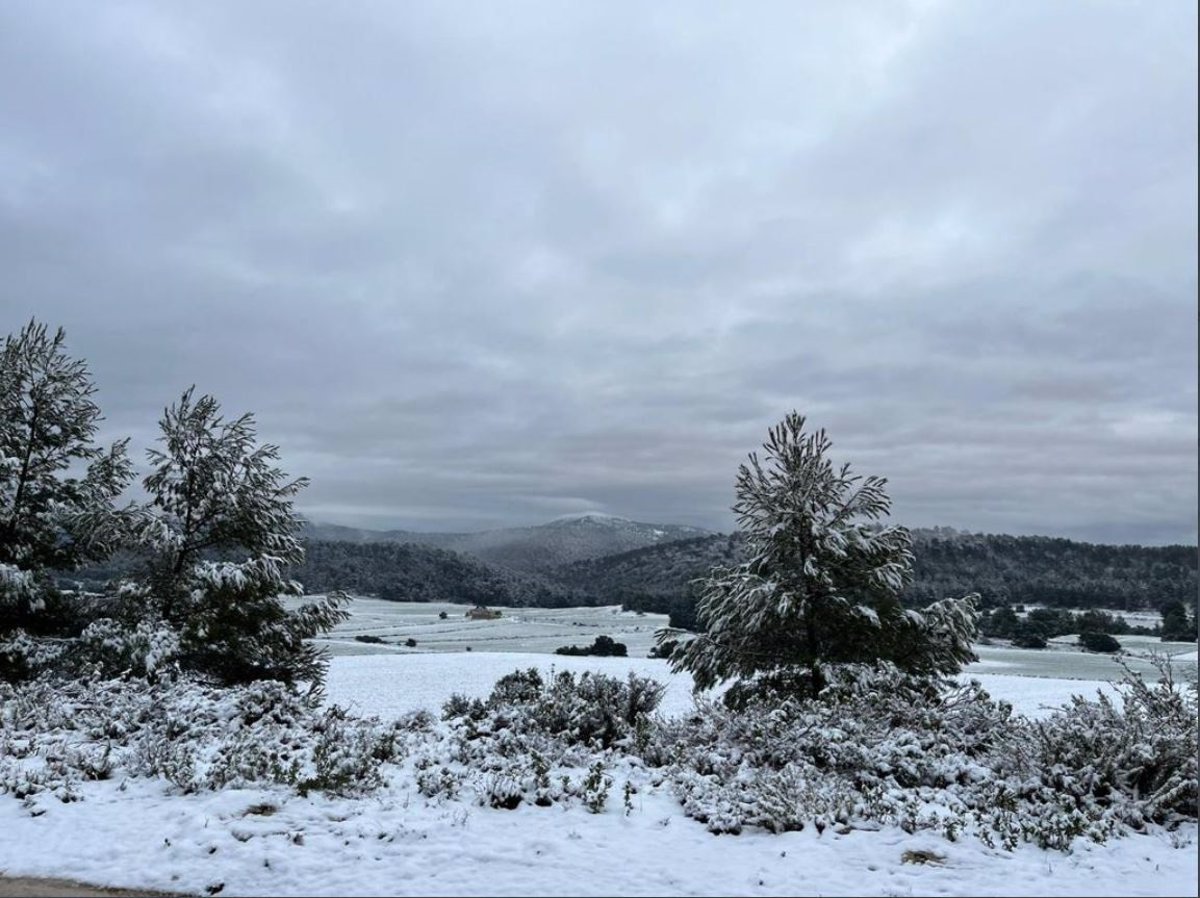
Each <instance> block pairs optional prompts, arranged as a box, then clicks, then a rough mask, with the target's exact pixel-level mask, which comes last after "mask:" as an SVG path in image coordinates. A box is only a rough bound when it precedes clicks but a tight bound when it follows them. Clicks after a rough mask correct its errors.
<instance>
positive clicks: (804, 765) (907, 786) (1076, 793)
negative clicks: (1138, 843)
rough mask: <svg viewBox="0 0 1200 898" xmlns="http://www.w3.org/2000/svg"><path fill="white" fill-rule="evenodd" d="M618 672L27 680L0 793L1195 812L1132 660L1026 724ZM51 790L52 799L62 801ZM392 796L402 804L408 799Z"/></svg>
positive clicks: (690, 810)
mask: <svg viewBox="0 0 1200 898" xmlns="http://www.w3.org/2000/svg"><path fill="white" fill-rule="evenodd" d="M661 689H662V687H661V686H660V685H659V684H658V683H656V682H655V681H653V680H649V679H646V678H643V677H638V676H636V675H631V676H630V677H629V678H628V679H626V680H620V679H616V678H613V677H608V676H604V675H601V674H595V673H585V674H581V675H575V674H572V673H560V674H557V675H551V676H548V677H544V676H543V675H542V674H540V673H539V672H538V671H536V670H524V671H515V672H513V673H512V674H509V675H508V676H505V677H503V678H502V679H501V680H500V681H499V682H498V683H497V684H496V686H495V687H494V688H493V690H492V692H491V694H490V695H489V696H488V697H487V698H486V699H467V698H463V697H461V696H454V697H452V698H451V699H450V700H449V701H448V702H447V703H446V705H445V708H444V712H443V715H442V719H441V720H437V719H435V718H434V717H433V716H432V715H430V714H428V713H427V712H418V713H415V714H410V715H408V716H406V717H403V718H401V719H399V720H396V721H392V722H387V723H385V722H381V721H379V720H377V719H373V718H368V719H361V718H356V717H353V716H351V715H349V714H348V713H347V712H345V711H343V710H342V709H340V708H337V707H331V708H327V707H323V706H322V704H321V702H320V701H319V700H318V699H317V698H316V697H315V696H313V695H312V694H304V693H301V692H300V691H299V690H297V689H296V687H294V686H291V685H289V684H286V683H281V682H278V681H260V682H257V683H253V684H249V685H245V686H237V687H217V686H213V685H207V684H204V683H202V682H198V681H197V680H195V679H192V678H180V677H175V678H170V679H163V680H160V681H158V682H155V683H151V682H149V681H147V680H144V679H137V678H124V679H120V680H95V679H90V680H87V679H85V680H80V681H78V682H75V683H66V682H63V681H51V680H38V681H34V682H29V683H24V684H20V685H17V686H11V685H4V686H0V794H8V795H11V796H14V797H16V798H18V799H21V800H22V801H24V802H25V804H26V806H27V807H28V808H29V809H30V812H31V813H35V814H40V813H44V812H45V811H46V810H48V809H50V808H52V807H54V806H55V805H56V804H57V801H63V802H69V801H75V800H78V799H80V798H82V797H83V795H84V794H85V792H86V782H87V781H88V780H96V779H107V778H117V779H120V780H124V779H126V778H129V777H161V778H162V781H163V784H164V787H165V788H167V789H169V790H175V791H179V792H195V791H203V790H217V789H223V788H240V787H250V786H258V787H276V788H282V789H286V790H290V791H295V792H298V793H302V794H303V793H306V792H309V791H320V792H324V793H328V794H333V795H341V796H355V795H365V794H368V793H372V792H375V791H377V790H383V791H387V792H390V793H391V794H393V795H398V794H403V795H405V796H413V797H415V799H416V800H418V801H424V802H426V803H430V804H433V805H442V804H446V803H459V804H463V805H469V804H476V805H479V806H482V807H487V808H493V809H513V808H516V807H519V806H521V805H536V806H542V807H546V806H551V805H563V806H577V807H583V808H586V809H587V810H589V811H592V812H595V813H600V812H604V811H605V810H607V809H612V807H613V805H614V804H615V803H616V802H617V801H618V799H619V798H620V800H622V801H623V805H624V809H625V812H626V813H630V812H632V810H633V807H634V802H633V798H632V796H634V795H636V794H638V793H639V792H642V791H643V790H651V791H654V790H659V789H669V790H671V791H672V792H674V794H675V795H676V796H677V798H678V800H679V802H680V804H681V805H682V809H683V812H684V813H685V814H686V815H688V816H691V817H693V818H695V819H697V820H699V821H702V822H703V823H705V824H706V825H707V827H708V829H710V830H711V831H713V832H714V833H737V832H741V831H743V830H745V829H747V828H752V827H753V828H761V829H764V830H767V831H770V832H783V831H787V830H795V829H801V828H804V827H806V826H809V825H812V826H814V827H815V828H816V829H817V830H818V831H823V830H824V829H825V828H826V827H835V828H838V829H842V830H845V831H849V830H851V829H855V828H874V827H878V826H881V825H895V826H899V827H901V828H903V829H905V830H908V831H910V832H915V831H917V830H932V831H936V832H940V833H942V834H943V835H945V836H946V837H947V838H950V839H958V838H960V837H963V836H969V835H974V836H976V837H978V838H979V839H981V840H983V841H984V842H985V843H987V844H989V845H996V846H1001V847H1005V848H1010V849H1011V848H1015V847H1016V846H1017V845H1018V844H1020V843H1022V842H1033V843H1035V844H1038V845H1040V846H1042V847H1046V848H1056V849H1064V850H1065V849H1067V848H1069V847H1070V845H1071V843H1072V841H1073V840H1074V839H1075V838H1076V837H1079V836H1083V837H1087V838H1091V839H1094V840H1098V841H1099V840H1104V839H1106V838H1107V837H1109V836H1111V835H1117V834H1121V833H1124V832H1128V831H1130V830H1143V829H1145V828H1146V827H1147V826H1150V825H1163V826H1168V827H1170V826H1173V825H1175V824H1177V823H1179V822H1180V821H1182V820H1185V819H1195V817H1196V802H1197V774H1196V750H1197V741H1196V738H1197V728H1196V694H1195V690H1194V687H1191V686H1187V687H1181V686H1180V685H1179V684H1176V683H1172V682H1171V681H1170V680H1169V678H1164V679H1163V680H1162V681H1161V682H1159V683H1157V684H1154V685H1147V684H1145V683H1143V682H1142V681H1141V680H1140V679H1138V678H1137V677H1135V676H1132V675H1131V676H1130V677H1129V678H1128V680H1127V682H1126V683H1125V685H1124V687H1123V688H1122V690H1121V698H1120V699H1119V700H1116V701H1110V700H1107V699H1104V698H1100V699H1098V700H1097V701H1086V700H1083V699H1077V700H1076V701H1074V702H1073V703H1072V704H1071V705H1068V706H1066V707H1064V708H1062V709H1060V710H1059V711H1057V712H1055V713H1053V714H1052V715H1051V716H1049V717H1048V718H1045V719H1043V720H1041V721H1031V720H1029V719H1027V718H1024V717H1022V716H1020V715H1016V714H1014V713H1013V712H1012V709H1011V708H1010V707H1009V706H1008V705H1007V704H1006V703H1003V702H996V701H993V700H992V699H990V698H989V697H988V696H987V695H986V693H984V692H983V691H982V689H981V688H980V687H979V686H978V684H969V685H966V686H958V687H953V688H945V687H944V686H939V685H938V684H937V683H936V682H934V681H930V680H919V679H914V678H912V677H911V676H908V675H905V674H903V673H902V672H900V671H898V670H897V669H895V668H892V667H886V666H884V667H880V668H867V667H861V668H857V667H856V668H852V669H843V670H841V671H839V672H838V674H837V676H835V677H834V678H833V680H832V682H831V683H830V684H829V685H828V686H827V687H826V689H825V690H824V691H823V692H822V694H821V695H820V696H819V697H818V698H815V699H811V698H797V699H792V700H788V701H785V702H782V703H777V704H772V703H768V702H767V701H759V702H757V703H751V704H750V705H748V706H747V707H745V708H743V709H741V710H738V711H735V710H733V709H731V708H729V707H728V706H727V705H724V704H723V703H710V702H700V703H698V704H697V706H696V709H695V710H694V711H693V712H692V713H690V714H687V715H685V716H683V717H679V718H667V719H664V718H663V717H661V716H660V715H658V714H656V713H655V709H656V707H657V705H658V702H659V699H660V698H661ZM55 799H57V801H55ZM405 800H408V799H407V798H406V799H405Z"/></svg>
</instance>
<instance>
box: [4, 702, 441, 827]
mask: <svg viewBox="0 0 1200 898" xmlns="http://www.w3.org/2000/svg"><path fill="white" fill-rule="evenodd" d="M431 722H432V718H431V717H429V715H410V716H409V717H406V718H402V719H400V720H397V721H393V722H390V723H386V724H385V723H381V722H380V721H378V720H376V719H374V718H367V719H361V718H354V717H351V716H349V715H347V714H346V712H345V711H343V710H342V709H340V708H337V707H331V708H326V709H322V708H321V706H320V704H319V702H317V701H316V700H315V699H314V698H312V697H310V696H306V695H303V694H301V693H300V692H298V691H297V690H295V689H294V688H291V687H289V686H287V685H285V684H282V683H278V682H273V681H260V682H257V683H253V684H250V685H247V686H238V687H229V688H219V687H213V686H208V685H203V684H200V683H196V682H194V681H188V680H181V681H175V682H169V683H160V684H149V683H147V682H145V681H129V680H84V681H80V682H76V683H64V682H53V681H47V680H41V681H36V682H33V683H27V684H24V685H21V686H17V687H13V686H4V685H0V794H3V793H7V794H9V795H13V796H15V797H17V798H21V799H24V800H25V801H26V802H27V803H29V805H30V806H31V807H34V806H35V805H36V804H37V802H38V800H39V798H42V797H49V796H53V797H57V798H59V799H60V800H62V801H71V800H74V799H76V798H77V797H78V791H79V790H78V787H79V784H80V783H81V782H83V781H86V780H89V779H106V778H108V777H109V776H111V775H114V773H115V772H117V771H119V772H120V774H121V775H122V776H162V777H163V778H164V779H166V780H167V781H168V782H169V783H171V784H172V785H173V786H174V787H175V788H177V789H179V790H180V791H182V792H195V791H200V790H213V789H222V788H226V787H235V788H236V787H245V786H253V785H279V786H289V787H293V788H295V789H297V790H298V791H300V792H305V791H308V790H320V791H323V792H327V793H331V794H335V795H359V794H364V793H366V792H370V791H372V790H374V789H376V788H378V787H380V786H382V785H383V782H384V780H383V777H382V775H381V773H380V767H381V765H382V764H384V763H386V762H393V761H395V760H397V759H398V758H400V757H402V756H403V755H404V753H405V752H406V751H407V750H408V747H409V745H410V744H411V743H412V741H413V740H414V739H417V738H420V734H421V733H422V732H423V731H424V730H427V728H428V726H429V724H430V723H431Z"/></svg>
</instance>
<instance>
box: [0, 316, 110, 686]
mask: <svg viewBox="0 0 1200 898" xmlns="http://www.w3.org/2000/svg"><path fill="white" fill-rule="evenodd" d="M64 343H65V334H64V332H63V330H62V329H61V328H59V329H58V330H57V331H55V332H54V333H53V334H51V333H50V332H49V331H48V330H47V328H46V326H45V325H44V324H39V323H38V322H37V321H30V322H29V324H27V325H26V326H25V327H24V328H23V329H22V330H21V331H20V333H18V334H16V335H15V336H13V335H10V336H8V337H7V338H6V339H5V341H4V346H3V349H2V350H0V677H5V678H12V677H18V676H22V675H25V674H27V673H29V672H30V665H28V664H26V663H25V660H24V659H26V656H27V655H29V652H30V646H31V643H30V637H29V635H28V634H30V633H32V634H40V635H46V634H59V633H60V632H61V631H64V630H66V631H70V630H72V629H76V630H77V629H79V628H82V626H83V625H84V624H85V623H86V622H85V621H81V620H78V621H77V620H74V619H73V617H74V616H75V614H76V612H77V611H78V610H79V609H78V608H77V607H75V606H74V605H73V604H72V603H69V602H66V601H65V600H64V598H63V597H62V596H61V595H59V594H58V593H57V592H56V591H55V590H54V588H53V585H52V582H51V579H50V577H49V575H48V571H49V570H50V569H69V568H72V567H75V566H77V565H79V564H81V563H84V562H87V561H96V560H101V559H104V558H106V557H107V556H108V555H109V554H110V553H111V552H112V549H113V548H114V547H115V545H116V544H117V543H118V541H119V539H120V534H121V532H122V527H121V522H122V514H121V513H119V512H118V511H116V509H115V508H114V506H113V502H114V500H115V499H116V498H117V496H118V495H120V493H121V491H122V490H123V489H124V488H125V487H126V486H127V485H128V484H129V482H130V480H131V479H132V477H133V472H132V468H131V466H130V463H129V460H128V458H127V457H126V455H125V445H126V443H127V441H126V440H122V441H119V442H117V443H114V444H113V445H112V446H109V447H107V448H104V447H101V446H97V445H96V444H95V437H96V433H97V430H98V429H99V422H100V421H101V420H102V418H101V414H100V409H99V407H98V406H97V405H96V404H95V402H93V401H92V395H93V394H94V393H95V392H96V388H95V385H94V384H93V383H92V378H91V373H90V372H89V371H88V368H87V365H86V364H85V363H84V362H83V361H81V360H78V359H72V358H71V357H70V356H68V355H67V353H66V350H65V347H64ZM21 631H25V632H24V633H22V632H21Z"/></svg>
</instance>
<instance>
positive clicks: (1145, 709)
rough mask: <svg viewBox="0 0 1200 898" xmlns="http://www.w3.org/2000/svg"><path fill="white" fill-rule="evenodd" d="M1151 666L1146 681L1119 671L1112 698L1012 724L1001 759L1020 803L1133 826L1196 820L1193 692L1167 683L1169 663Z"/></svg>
mask: <svg viewBox="0 0 1200 898" xmlns="http://www.w3.org/2000/svg"><path fill="white" fill-rule="evenodd" d="M1158 669H1159V673H1160V679H1159V680H1158V682H1157V683H1147V682H1145V680H1143V679H1142V677H1140V676H1138V675H1137V674H1136V673H1133V672H1132V671H1130V670H1129V668H1127V667H1126V668H1125V671H1126V673H1125V676H1124V678H1123V680H1122V683H1121V690H1120V696H1119V699H1118V700H1114V699H1111V698H1109V697H1108V696H1106V695H1104V694H1099V695H1097V697H1096V698H1095V699H1094V700H1089V699H1084V698H1082V697H1079V696H1076V697H1075V698H1074V699H1073V700H1072V701H1071V703H1070V704H1069V705H1067V706H1065V707H1064V708H1062V709H1061V710H1059V711H1057V712H1055V713H1054V714H1052V715H1051V716H1050V717H1048V718H1047V719H1045V720H1042V721H1036V722H1024V723H1023V724H1022V725H1021V726H1020V728H1019V733H1018V736H1017V738H1016V739H1015V740H1014V743H1013V746H1012V750H1011V751H1010V752H1008V753H1007V754H1006V756H1005V758H1004V760H1006V761H1007V762H1008V764H1007V765H1006V767H1007V772H1009V774H1010V777H1011V778H1012V779H1014V780H1016V781H1017V782H1018V784H1019V785H1018V793H1019V795H1020V798H1021V800H1022V803H1023V805H1025V806H1026V807H1031V806H1037V805H1042V804H1047V803H1050V804H1055V803H1058V804H1065V805H1066V806H1067V810H1068V811H1078V812H1080V813H1082V814H1084V815H1085V816H1086V817H1087V819H1088V820H1089V821H1103V820H1111V821H1114V822H1116V823H1119V824H1122V825H1124V826H1128V827H1132V828H1133V829H1142V828H1143V827H1144V826H1145V824H1147V823H1159V824H1167V825H1171V824H1174V823H1176V822H1178V821H1179V820H1182V819H1186V818H1191V819H1195V818H1196V808H1197V798H1198V794H1200V793H1198V790H1197V765H1196V753H1197V724H1196V715H1197V703H1196V687H1195V684H1194V683H1190V684H1180V683H1177V682H1175V680H1174V676H1173V672H1172V670H1171V666H1170V663H1169V662H1166V661H1159V662H1158Z"/></svg>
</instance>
